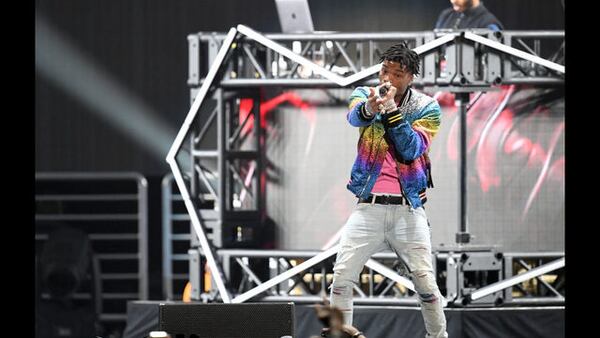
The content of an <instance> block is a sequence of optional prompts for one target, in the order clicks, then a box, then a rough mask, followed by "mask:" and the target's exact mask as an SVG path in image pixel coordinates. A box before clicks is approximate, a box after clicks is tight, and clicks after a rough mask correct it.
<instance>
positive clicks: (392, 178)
mask: <svg viewBox="0 0 600 338" xmlns="http://www.w3.org/2000/svg"><path fill="white" fill-rule="evenodd" d="M393 151H394V148H393V147H392V146H390V147H389V148H388V151H387V153H386V154H385V159H384V160H383V166H382V167H381V172H380V173H379V177H377V181H375V185H374V186H373V189H372V190H371V192H372V193H385V194H401V190H400V180H399V178H398V171H397V170H396V160H395V159H394V155H393V153H392V152H393Z"/></svg>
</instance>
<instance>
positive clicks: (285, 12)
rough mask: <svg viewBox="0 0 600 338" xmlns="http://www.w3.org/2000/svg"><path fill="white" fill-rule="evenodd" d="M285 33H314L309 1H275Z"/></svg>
mask: <svg viewBox="0 0 600 338" xmlns="http://www.w3.org/2000/svg"><path fill="white" fill-rule="evenodd" d="M275 5H276V6H277V13H278V14H279V23H280V24H281V31H282V32H283V33H313V32H314V30H315V28H314V26H313V22H312V17H311V15H310V8H309V7H308V2H307V0H275Z"/></svg>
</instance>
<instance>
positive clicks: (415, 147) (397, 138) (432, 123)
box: [347, 87, 441, 208]
mask: <svg viewBox="0 0 600 338" xmlns="http://www.w3.org/2000/svg"><path fill="white" fill-rule="evenodd" d="M368 96H369V88H368V87H358V88H356V89H355V90H354V91H353V92H352V94H351V95H350V99H349V101H350V105H349V112H348V114H347V119H348V122H350V124H351V125H352V126H354V127H360V129H359V132H360V137H359V139H358V146H357V151H358V154H357V156H356V161H354V165H353V166H352V171H351V173H350V181H349V182H348V185H347V188H348V190H350V191H351V192H353V193H354V194H355V195H356V196H357V197H359V198H368V197H369V195H370V193H371V189H372V188H373V186H374V185H375V181H376V180H377V177H378V175H379V173H380V171H381V167H382V165H383V161H384V158H385V154H386V152H387V151H388V148H389V145H388V142H393V148H394V150H395V155H396V156H395V157H396V164H397V166H398V169H399V172H398V176H399V177H400V187H401V189H402V194H403V195H404V197H405V198H407V199H408V201H409V203H410V205H411V207H413V208H418V207H420V206H422V205H423V203H425V202H426V200H427V199H426V195H425V190H426V189H427V188H429V187H433V182H432V179H431V163H430V161H429V156H428V155H427V153H428V152H429V147H430V145H431V140H432V139H433V137H434V136H435V134H436V133H437V132H438V130H439V128H440V115H441V113H440V106H439V104H438V102H437V101H436V100H435V99H433V98H432V97H429V96H427V95H425V94H423V93H419V92H417V91H415V90H413V89H412V88H409V89H408V92H407V93H406V95H405V96H404V98H403V100H402V102H401V103H400V104H399V109H400V113H401V114H404V117H403V118H402V119H401V120H398V119H397V118H394V120H395V121H394V123H389V122H388V119H390V121H391V120H392V118H391V115H393V114H388V115H385V116H382V115H381V114H379V113H378V114H376V115H375V117H373V118H372V119H370V120H368V119H365V118H364V116H363V114H361V110H362V109H363V106H364V105H365V103H366V102H367V98H368ZM396 115H397V114H396Z"/></svg>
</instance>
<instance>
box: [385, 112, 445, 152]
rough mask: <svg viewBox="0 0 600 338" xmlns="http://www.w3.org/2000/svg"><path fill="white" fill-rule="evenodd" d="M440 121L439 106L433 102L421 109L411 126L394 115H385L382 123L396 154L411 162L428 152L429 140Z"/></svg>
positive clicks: (436, 130) (437, 128)
mask: <svg viewBox="0 0 600 338" xmlns="http://www.w3.org/2000/svg"><path fill="white" fill-rule="evenodd" d="M390 121H393V122H391V123H390ZM440 121H441V109H440V105H439V104H438V103H437V101H433V102H431V103H429V104H428V105H427V106H425V108H423V112H422V113H421V114H420V117H419V118H418V119H416V120H414V121H413V122H412V124H409V123H408V121H406V119H405V118H398V117H397V116H396V114H387V115H386V116H385V118H384V120H383V123H384V126H385V127H386V132H387V133H388V134H389V135H390V137H391V139H392V142H394V146H395V149H396V153H397V154H398V155H399V156H400V157H401V158H402V159H403V160H405V161H412V160H414V159H416V158H418V157H420V156H421V155H423V153H425V152H427V151H428V150H429V146H430V145H431V140H432V139H433V137H434V136H435V135H436V134H437V132H438V131H439V129H440Z"/></svg>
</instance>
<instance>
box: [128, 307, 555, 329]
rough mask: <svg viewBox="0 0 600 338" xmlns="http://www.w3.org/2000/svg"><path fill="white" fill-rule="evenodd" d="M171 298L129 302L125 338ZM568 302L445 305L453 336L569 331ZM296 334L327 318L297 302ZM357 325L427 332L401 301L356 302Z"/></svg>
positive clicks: (154, 318)
mask: <svg viewBox="0 0 600 338" xmlns="http://www.w3.org/2000/svg"><path fill="white" fill-rule="evenodd" d="M160 303H167V304H179V303H181V302H168V301H131V302H129V303H128V304H127V327H126V328H125V332H124V334H123V337H124V338H144V337H147V336H148V333H149V332H150V331H155V330H158V312H159V311H158V305H159V304H160ZM564 311H565V308H564V306H543V307H491V308H490V307H487V308H470V307H469V308H446V309H445V310H444V312H445V314H446V318H447V320H448V335H449V337H452V338H459V337H460V338H492V337H493V338H496V337H497V338H515V337H524V338H525V337H527V338H535V337H544V338H554V337H556V338H559V337H565V312H564ZM295 321H296V325H295V335H294V337H295V338H309V337H312V336H318V335H319V334H320V332H321V328H322V324H321V322H320V321H319V320H318V319H317V316H316V313H315V311H314V308H313V307H312V306H311V305H296V306H295ZM354 326H356V327H357V328H359V329H360V330H361V331H363V332H364V333H365V336H366V337H367V338H387V337H389V338H392V337H394V338H397V337H407V338H408V337H410V338H417V337H424V336H425V329H424V325H423V319H422V317H421V313H420V309H419V308H417V307H398V306H355V310H354Z"/></svg>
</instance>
